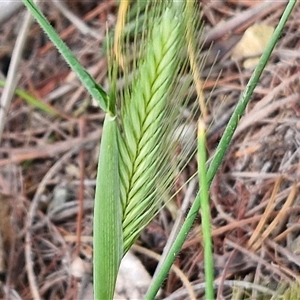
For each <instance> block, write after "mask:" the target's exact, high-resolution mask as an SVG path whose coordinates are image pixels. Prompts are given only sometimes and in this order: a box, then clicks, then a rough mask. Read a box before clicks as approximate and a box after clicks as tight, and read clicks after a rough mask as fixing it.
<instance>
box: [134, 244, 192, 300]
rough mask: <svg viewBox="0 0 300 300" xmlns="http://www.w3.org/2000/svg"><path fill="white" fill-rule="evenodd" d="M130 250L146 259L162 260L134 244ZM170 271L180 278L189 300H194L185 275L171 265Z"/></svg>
mask: <svg viewBox="0 0 300 300" xmlns="http://www.w3.org/2000/svg"><path fill="white" fill-rule="evenodd" d="M132 250H133V251H137V252H139V253H141V254H144V255H147V256H148V257H150V258H152V259H155V260H157V261H158V262H161V260H162V256H161V255H159V254H157V253H155V252H153V251H151V250H149V249H146V248H143V247H141V246H138V245H136V244H134V245H132ZM171 270H172V271H173V272H174V273H175V274H176V275H177V276H178V277H179V278H180V280H181V281H182V283H183V285H184V286H185V288H186V290H187V294H188V295H189V299H191V300H196V299H197V297H196V295H195V292H194V289H193V287H192V285H191V283H190V282H189V280H188V279H187V277H186V276H185V274H184V273H183V272H182V271H181V270H180V269H179V268H178V267H176V266H175V265H172V267H171Z"/></svg>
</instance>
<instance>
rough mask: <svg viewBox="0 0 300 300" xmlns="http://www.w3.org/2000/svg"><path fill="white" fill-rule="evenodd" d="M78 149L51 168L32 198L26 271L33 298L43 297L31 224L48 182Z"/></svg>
mask: <svg viewBox="0 0 300 300" xmlns="http://www.w3.org/2000/svg"><path fill="white" fill-rule="evenodd" d="M75 150H77V149H76V148H75V149H74V148H73V149H72V150H71V151H69V152H68V153H66V154H65V155H64V156H63V157H62V158H61V159H60V160H58V161H57V162H56V163H55V164H54V165H53V166H52V167H51V169H50V170H49V171H48V172H47V174H46V175H45V176H44V178H43V179H42V181H41V183H40V184H39V186H38V188H37V190H36V192H35V195H34V197H33V199H32V202H31V205H30V208H29V211H28V214H27V220H26V234H25V261H26V271H27V276H28V281H29V287H30V291H31V293H32V298H33V299H35V300H39V299H41V297H40V294H39V289H38V284H37V281H36V277H35V274H34V268H33V259H32V257H33V255H32V242H31V240H32V235H31V226H32V224H33V219H34V216H35V213H36V210H37V208H38V204H39V200H40V196H41V194H42V192H43V190H44V188H45V186H46V184H47V182H48V181H49V180H50V179H51V177H52V176H53V175H54V174H55V173H56V172H57V171H58V170H59V168H61V165H62V163H63V162H64V161H66V160H67V159H68V158H69V157H70V156H71V155H73V153H74V152H75Z"/></svg>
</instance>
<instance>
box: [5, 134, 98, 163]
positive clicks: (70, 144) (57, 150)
mask: <svg viewBox="0 0 300 300" xmlns="http://www.w3.org/2000/svg"><path fill="white" fill-rule="evenodd" d="M101 132H102V129H98V130H95V131H94V132H93V133H91V134H90V135H89V136H87V137H85V138H81V137H78V138H74V139H71V140H68V141H64V142H58V143H56V144H53V145H47V146H43V147H28V148H25V149H10V150H8V151H7V152H8V153H9V154H10V157H9V158H6V159H2V160H0V167H1V166H4V165H7V164H11V163H21V162H23V161H25V160H30V159H36V158H42V157H53V156H56V155H58V154H61V153H62V152H65V151H68V150H69V149H71V148H74V149H77V150H78V147H81V146H83V145H85V144H87V143H90V142H96V141H98V140H99V138H100V136H101ZM1 150H2V151H1ZM1 152H5V151H3V149H1V148H0V153H1Z"/></svg>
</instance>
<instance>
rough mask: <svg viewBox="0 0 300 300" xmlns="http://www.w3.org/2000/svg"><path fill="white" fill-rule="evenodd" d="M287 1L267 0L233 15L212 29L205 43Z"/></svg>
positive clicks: (277, 7)
mask: <svg viewBox="0 0 300 300" xmlns="http://www.w3.org/2000/svg"><path fill="white" fill-rule="evenodd" d="M286 2H287V1H272V2H270V1H269V0H265V1H264V2H263V3H261V4H259V5H256V6H254V7H253V8H251V9H248V10H246V11H245V12H241V13H239V14H237V15H236V16H234V17H232V18H231V19H230V20H229V21H227V22H221V23H219V24H218V25H217V26H216V27H215V28H214V29H212V30H210V31H209V33H208V34H207V36H206V37H205V40H204V42H205V44H206V45H210V43H211V42H212V41H214V40H217V39H219V38H221V37H224V36H226V35H228V34H230V33H231V32H232V31H233V30H235V29H236V28H238V27H239V26H241V25H242V24H245V23H247V22H250V21H253V22H254V21H255V20H256V18H258V17H262V16H265V15H268V14H269V13H270V12H272V11H274V10H277V9H279V8H280V7H282V6H284V5H285V4H286Z"/></svg>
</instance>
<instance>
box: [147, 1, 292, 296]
mask: <svg viewBox="0 0 300 300" xmlns="http://www.w3.org/2000/svg"><path fill="white" fill-rule="evenodd" d="M296 2H297V1H295V0H293V1H289V2H288V4H287V6H286V9H285V11H284V13H283V15H282V17H281V19H280V21H279V23H278V25H277V27H276V29H275V31H274V33H273V36H272V39H271V41H270V43H269V44H268V47H267V48H266V50H265V51H264V53H263V55H262V56H261V58H260V60H259V62H258V65H257V67H256V69H255V70H254V73H253V75H252V76H251V78H250V80H249V82H248V84H247V86H246V89H245V91H244V93H243V95H242V98H241V99H240V100H239V102H238V104H237V106H236V108H235V110H234V112H233V114H232V117H231V119H230V121H229V123H228V124H227V126H226V129H225V132H224V134H223V136H222V138H221V140H220V142H219V145H218V147H217V149H216V152H215V155H214V157H213V160H212V162H211V164H210V166H209V169H208V172H207V180H208V186H210V185H211V182H212V180H213V178H214V176H215V174H216V172H217V169H218V168H219V166H220V164H221V161H222V159H223V157H224V155H225V153H226V150H227V148H228V145H229V143H230V141H231V139H232V136H233V134H234V131H235V129H236V126H237V123H238V121H239V119H240V117H241V116H242V115H243V113H244V111H245V108H246V106H247V104H248V102H249V101H250V98H251V96H252V93H253V91H254V88H255V86H256V84H257V82H258V80H259V78H260V76H261V74H262V71H263V70H264V67H265V66H266V63H267V61H268V59H269V58H270V55H271V53H272V51H273V49H274V47H275V44H276V43H277V41H278V39H279V37H280V34H281V32H282V30H283V28H284V25H285V23H286V21H287V20H288V17H289V15H290V14H291V12H292V10H293V8H294V6H295V4H296ZM199 209H200V193H198V194H197V196H196V199H195V201H194V203H193V205H192V207H191V209H190V210H189V212H188V215H187V217H186V220H185V222H184V224H183V225H182V227H181V229H180V232H179V234H178V236H177V238H176V240H175V242H174V243H173V245H172V247H171V249H170V251H169V253H168V254H167V257H166V259H165V261H164V263H163V267H162V268H161V269H160V272H159V273H158V274H157V276H156V277H155V278H154V279H153V281H152V282H151V286H150V287H149V289H148V291H147V295H146V299H149V300H150V299H153V298H154V297H155V295H156V293H157V292H158V290H159V288H160V285H161V283H162V282H163V281H164V279H165V277H166V275H167V274H168V272H169V270H170V267H171V265H172V263H173V261H174V259H175V257H176V255H177V253H178V252H179V250H180V248H181V247H182V245H183V243H184V240H185V238H186V236H187V234H188V232H189V231H190V229H191V227H192V225H193V223H194V220H195V218H196V216H197V213H198V211H199Z"/></svg>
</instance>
